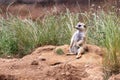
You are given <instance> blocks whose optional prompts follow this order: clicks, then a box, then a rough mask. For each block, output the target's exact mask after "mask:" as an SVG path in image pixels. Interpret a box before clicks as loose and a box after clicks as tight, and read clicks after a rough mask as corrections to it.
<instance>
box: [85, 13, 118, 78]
mask: <svg viewBox="0 0 120 80" xmlns="http://www.w3.org/2000/svg"><path fill="white" fill-rule="evenodd" d="M85 16H87V18H88V19H89V20H87V21H88V24H89V25H92V26H90V27H89V28H88V33H87V36H88V37H87V38H88V39H87V40H88V43H90V44H96V45H99V46H101V47H103V48H104V49H105V52H104V59H103V67H104V72H105V73H106V75H105V79H106V80H107V78H108V77H109V76H110V75H111V74H116V73H119V72H120V60H119V59H120V16H117V15H116V13H115V12H108V13H105V12H104V11H99V12H98V13H94V15H91V16H92V17H91V16H90V14H85Z"/></svg>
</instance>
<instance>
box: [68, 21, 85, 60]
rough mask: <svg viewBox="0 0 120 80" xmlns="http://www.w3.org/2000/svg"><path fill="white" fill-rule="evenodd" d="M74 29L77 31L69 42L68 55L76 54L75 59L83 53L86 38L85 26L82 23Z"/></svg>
mask: <svg viewBox="0 0 120 80" xmlns="http://www.w3.org/2000/svg"><path fill="white" fill-rule="evenodd" d="M75 28H76V29H77V31H76V32H75V33H74V34H73V36H72V38H71V42H70V49H69V51H70V53H71V54H77V56H76V58H80V57H81V53H83V52H84V51H85V50H84V44H85V39H86V38H85V37H86V26H85V24H84V23H81V22H79V23H78V24H77V25H76V26H75Z"/></svg>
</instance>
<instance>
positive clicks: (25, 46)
mask: <svg viewBox="0 0 120 80" xmlns="http://www.w3.org/2000/svg"><path fill="white" fill-rule="evenodd" d="M77 22H78V14H73V13H70V12H69V11H67V12H66V13H65V14H62V13H61V14H60V15H59V16H54V15H47V16H45V17H44V18H43V19H42V20H38V21H32V20H31V19H24V20H22V19H20V18H18V17H15V16H11V15H10V16H8V17H7V19H4V18H0V54H1V55H22V56H23V55H26V54H28V53H30V52H31V51H32V50H33V49H34V48H35V47H38V46H43V45H62V44H69V42H70V38H71V35H72V32H73V31H74V28H73V26H71V25H75V24H76V23H77Z"/></svg>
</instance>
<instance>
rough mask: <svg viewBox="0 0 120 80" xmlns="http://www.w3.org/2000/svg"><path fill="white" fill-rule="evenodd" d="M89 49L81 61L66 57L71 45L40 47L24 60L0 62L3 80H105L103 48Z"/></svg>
mask: <svg viewBox="0 0 120 80" xmlns="http://www.w3.org/2000/svg"><path fill="white" fill-rule="evenodd" d="M87 46H88V52H86V53H85V54H83V55H82V57H81V58H80V59H75V55H71V56H67V55H66V54H67V53H68V47H69V46H68V45H64V46H51V45H49V46H44V47H39V48H37V49H36V50H35V51H34V52H32V53H31V54H30V55H26V56H24V57H23V58H21V59H15V58H14V59H3V58H0V80H103V75H104V74H103V72H102V56H100V55H99V54H101V53H102V51H101V48H99V47H97V46H94V45H87ZM57 49H62V50H63V51H64V53H65V54H62V55H59V54H57V53H56V50H57Z"/></svg>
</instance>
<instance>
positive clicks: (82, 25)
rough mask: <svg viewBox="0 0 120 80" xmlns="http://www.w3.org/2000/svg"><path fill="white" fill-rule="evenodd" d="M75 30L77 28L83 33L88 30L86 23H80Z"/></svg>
mask: <svg viewBox="0 0 120 80" xmlns="http://www.w3.org/2000/svg"><path fill="white" fill-rule="evenodd" d="M75 28H76V29H77V30H80V31H83V30H86V25H85V24H84V23H81V22H79V23H78V24H77V25H76V26H75Z"/></svg>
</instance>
